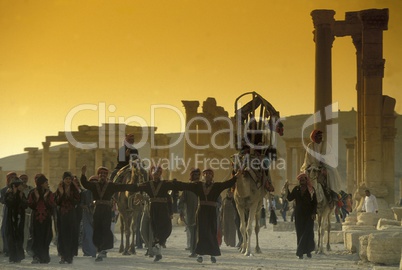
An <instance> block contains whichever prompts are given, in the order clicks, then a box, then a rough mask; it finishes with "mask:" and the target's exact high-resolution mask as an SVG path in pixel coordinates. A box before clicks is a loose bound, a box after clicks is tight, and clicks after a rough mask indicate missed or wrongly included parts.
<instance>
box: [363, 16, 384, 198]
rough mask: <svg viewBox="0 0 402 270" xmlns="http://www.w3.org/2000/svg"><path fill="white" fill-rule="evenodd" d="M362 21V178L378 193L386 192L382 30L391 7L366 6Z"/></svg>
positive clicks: (379, 194) (381, 194) (368, 186)
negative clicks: (384, 183)
mask: <svg viewBox="0 0 402 270" xmlns="http://www.w3.org/2000/svg"><path fill="white" fill-rule="evenodd" d="M359 18H360V20H361V22H362V59H363V63H362V64H363V66H362V68H363V87H364V92H363V103H364V123H363V125H364V127H365V128H364V131H363V132H364V133H363V138H364V142H363V143H364V145H363V148H364V153H363V179H364V182H365V186H366V187H367V188H375V189H376V193H377V194H375V193H374V192H373V194H375V195H376V196H378V197H385V196H387V193H388V191H387V190H384V189H383V186H382V181H383V176H382V170H383V166H382V165H383V161H382V147H383V145H382V132H381V128H382V109H383V107H382V100H383V98H382V78H383V77H384V62H385V60H384V59H383V45H382V40H383V31H384V30H386V29H387V26H388V10H387V9H383V10H376V9H371V10H363V11H360V12H359Z"/></svg>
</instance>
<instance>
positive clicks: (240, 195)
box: [234, 171, 266, 256]
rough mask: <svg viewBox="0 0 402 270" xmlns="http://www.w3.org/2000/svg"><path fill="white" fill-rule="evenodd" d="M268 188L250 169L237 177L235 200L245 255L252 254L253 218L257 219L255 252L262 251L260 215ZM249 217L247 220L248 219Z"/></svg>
mask: <svg viewBox="0 0 402 270" xmlns="http://www.w3.org/2000/svg"><path fill="white" fill-rule="evenodd" d="M265 194H266V190H265V188H264V187H263V185H262V183H261V182H259V179H254V178H253V177H252V174H250V173H249V172H248V171H244V172H242V173H240V174H239V175H238V177H237V183H236V189H235V192H234V200H235V202H236V207H237V211H238V213H239V216H240V232H241V234H242V236H243V242H242V244H241V246H240V252H241V253H243V254H244V255H245V256H250V255H251V247H250V246H251V235H252V229H253V220H255V227H254V231H255V237H256V246H255V252H256V253H261V248H260V246H259V241H258V233H259V232H260V216H261V208H262V200H263V198H264V197H265ZM246 217H247V220H246Z"/></svg>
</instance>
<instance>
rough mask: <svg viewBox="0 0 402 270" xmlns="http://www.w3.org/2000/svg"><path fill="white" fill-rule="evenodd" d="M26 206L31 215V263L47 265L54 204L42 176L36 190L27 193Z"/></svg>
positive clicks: (45, 179) (46, 182) (46, 181)
mask: <svg viewBox="0 0 402 270" xmlns="http://www.w3.org/2000/svg"><path fill="white" fill-rule="evenodd" d="M28 206H29V208H31V209H32V215H33V221H32V232H33V242H32V252H33V261H32V263H49V262H50V256H49V245H50V242H51V241H52V238H53V231H52V215H53V211H54V207H55V206H56V204H55V201H54V196H53V193H52V192H51V191H50V190H49V182H48V180H47V178H46V177H45V176H44V175H43V174H42V175H40V176H39V177H38V178H37V179H36V188H34V189H33V190H31V192H30V193H29V196H28Z"/></svg>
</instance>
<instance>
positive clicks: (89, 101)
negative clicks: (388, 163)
mask: <svg viewBox="0 0 402 270" xmlns="http://www.w3.org/2000/svg"><path fill="white" fill-rule="evenodd" d="M371 8H389V14H390V19H389V23H388V30H387V31H385V32H384V58H385V59H386V63H385V76H384V80H383V93H384V94H385V95H389V96H391V97H394V98H396V100H397V104H396V111H397V112H398V113H399V114H401V113H402V106H401V103H400V102H401V101H402V91H401V87H402V45H401V44H402V43H401V41H402V1H400V0H378V1H374V0H247V1H245V0H243V1H237V0H142V1H137V0H109V1H104V0H54V1H49V0H40V1H38V0H24V1H22V0H0V91H1V92H0V93H1V98H0V123H1V132H0V143H1V147H0V157H5V156H8V155H13V154H18V153H21V152H23V149H24V147H41V142H43V141H44V140H45V136H48V135H57V133H58V131H62V130H65V127H66V125H67V126H69V127H70V128H71V130H76V129H77V127H78V126H79V125H98V124H99V122H102V119H106V121H107V120H108V119H109V118H110V120H111V121H110V122H113V121H114V122H117V121H118V118H119V117H120V118H121V119H123V120H124V121H126V120H130V121H131V120H134V119H137V120H138V119H142V120H141V121H139V124H147V125H155V126H157V127H158V132H163V133H165V132H177V131H180V129H181V125H180V121H179V115H178V113H177V112H176V111H174V110H173V109H172V108H177V110H178V111H179V112H183V106H182V103H181V100H199V101H200V102H201V103H202V101H204V100H205V99H206V98H207V97H215V98H216V100H217V103H218V105H220V106H223V107H224V108H225V109H226V110H227V111H228V112H229V114H230V115H233V111H234V105H233V104H234V100H235V99H236V97H238V96H239V95H241V94H242V93H244V92H248V91H256V92H258V93H259V94H261V95H262V96H263V97H265V98H266V99H267V100H268V101H270V102H271V103H272V104H273V105H274V106H275V108H276V109H277V110H278V111H280V112H281V116H291V115H297V114H312V113H313V109H314V105H313V104H314V62H315V56H314V55H315V44H314V42H313V34H312V31H313V29H314V28H313V23H312V19H311V16H310V12H311V11H312V10H314V9H332V10H335V12H336V14H335V19H336V20H344V18H345V12H347V11H359V10H363V9H371ZM332 52H333V54H332V55H333V101H336V102H338V103H339V108H340V109H341V110H342V111H349V110H351V108H352V107H355V108H356V91H355V84H356V59H355V49H354V46H353V44H352V41H351V38H350V37H344V38H336V40H335V41H334V44H333V50H332ZM90 105H91V106H93V108H94V109H93V110H91V109H88V108H90ZM152 105H157V106H159V105H163V106H164V107H165V108H159V109H157V110H155V111H154V112H155V114H154V120H155V121H154V122H151V119H152V117H151V115H152V110H151V106H152ZM167 106H170V107H171V108H167ZM80 108H81V109H82V108H86V110H80ZM102 108H105V109H104V111H103V112H102ZM74 111H76V113H72V112H74ZM66 118H68V119H67V120H66ZM129 124H132V125H135V124H137V123H135V122H133V121H132V122H130V123H129Z"/></svg>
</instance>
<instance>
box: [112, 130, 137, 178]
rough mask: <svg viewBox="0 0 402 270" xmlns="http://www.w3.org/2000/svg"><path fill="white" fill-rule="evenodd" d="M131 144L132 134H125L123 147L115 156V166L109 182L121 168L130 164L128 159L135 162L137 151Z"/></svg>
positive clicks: (132, 141) (132, 142)
mask: <svg viewBox="0 0 402 270" xmlns="http://www.w3.org/2000/svg"><path fill="white" fill-rule="evenodd" d="M133 144H134V134H132V133H129V134H126V137H125V139H124V143H123V146H121V147H120V148H119V152H118V155H117V165H116V167H115V168H114V170H113V172H112V174H111V175H110V180H111V181H113V180H114V177H115V176H116V174H117V172H118V171H119V170H120V169H121V168H123V167H124V166H127V165H128V164H129V163H130V159H131V160H135V159H137V158H138V157H139V155H138V150H137V149H136V148H135V147H134V145H133Z"/></svg>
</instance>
